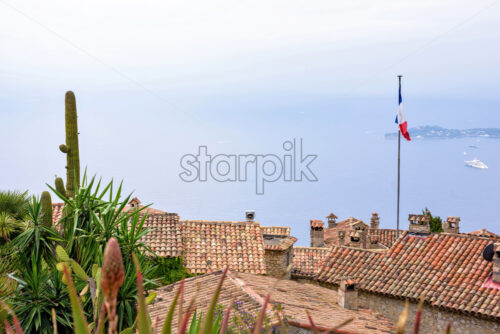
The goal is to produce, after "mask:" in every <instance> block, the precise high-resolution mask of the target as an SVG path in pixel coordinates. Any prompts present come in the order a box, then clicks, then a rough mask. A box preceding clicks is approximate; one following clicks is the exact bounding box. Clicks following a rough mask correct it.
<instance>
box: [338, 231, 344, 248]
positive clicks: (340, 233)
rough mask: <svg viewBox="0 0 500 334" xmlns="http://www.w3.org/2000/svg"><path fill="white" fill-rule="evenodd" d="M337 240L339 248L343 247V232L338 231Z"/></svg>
mask: <svg viewBox="0 0 500 334" xmlns="http://www.w3.org/2000/svg"><path fill="white" fill-rule="evenodd" d="M337 238H338V240H339V241H338V244H339V246H344V245H345V231H338V234H337Z"/></svg>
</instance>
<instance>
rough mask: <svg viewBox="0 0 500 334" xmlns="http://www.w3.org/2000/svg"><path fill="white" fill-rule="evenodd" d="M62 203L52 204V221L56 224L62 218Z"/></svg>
mask: <svg viewBox="0 0 500 334" xmlns="http://www.w3.org/2000/svg"><path fill="white" fill-rule="evenodd" d="M63 208H64V203H53V204H52V221H53V222H54V223H57V222H58V221H59V220H61V218H62V213H63Z"/></svg>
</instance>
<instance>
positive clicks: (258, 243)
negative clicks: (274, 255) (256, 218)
mask: <svg viewBox="0 0 500 334" xmlns="http://www.w3.org/2000/svg"><path fill="white" fill-rule="evenodd" d="M180 223H181V228H182V244H183V249H184V263H185V266H186V268H187V269H188V270H189V272H191V273H195V274H201V273H207V272H212V271H215V270H219V269H222V268H225V267H226V266H229V269H231V270H234V271H239V272H249V273H255V274H265V273H266V265H265V262H264V243H263V240H262V230H261V228H260V225H259V223H257V222H231V221H201V220H183V221H181V222H180Z"/></svg>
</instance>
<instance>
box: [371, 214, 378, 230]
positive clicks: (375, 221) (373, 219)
mask: <svg viewBox="0 0 500 334" xmlns="http://www.w3.org/2000/svg"><path fill="white" fill-rule="evenodd" d="M379 225H380V218H379V217H378V213H376V212H374V213H372V217H371V218H370V227H371V228H378V226H379Z"/></svg>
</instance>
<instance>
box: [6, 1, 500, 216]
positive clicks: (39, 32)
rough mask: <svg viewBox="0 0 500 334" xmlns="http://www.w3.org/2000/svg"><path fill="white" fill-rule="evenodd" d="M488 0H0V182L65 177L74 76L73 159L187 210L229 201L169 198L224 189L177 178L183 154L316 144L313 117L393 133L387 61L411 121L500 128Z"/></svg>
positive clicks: (29, 184) (492, 6)
mask: <svg viewBox="0 0 500 334" xmlns="http://www.w3.org/2000/svg"><path fill="white" fill-rule="evenodd" d="M499 2H500V1H492V0H488V1H486V0H477V1H466V0H454V1H436V0H433V1H430V0H421V1H402V0H393V1H388V0H385V1H368V0H366V1H365V0H361V1H331V0H329V1H295V0H287V1H274V0H266V1H241V0H240V1H218V0H212V1H186V0H183V1H144V0H143V1H70V0H61V1H51V0H46V1H36V2H35V1H18V0H5V1H4V0H1V1H0V124H1V125H2V131H1V133H0V143H1V144H0V151H1V152H2V156H4V158H5V163H4V164H3V167H2V168H1V169H0V188H2V189H3V188H18V189H30V190H32V191H33V192H39V191H41V190H42V189H44V183H45V182H52V179H53V176H54V174H58V175H63V174H64V157H63V155H62V154H61V153H60V152H58V150H57V146H58V145H59V144H60V143H62V141H63V138H64V129H63V101H64V92H65V91H66V90H70V89H71V90H73V91H74V92H75V93H76V97H77V104H78V111H79V122H80V132H81V136H80V141H81V145H82V149H81V151H82V161H83V163H82V164H83V165H86V166H88V167H89V169H90V170H91V173H97V174H99V175H103V176H104V177H115V179H121V178H124V179H125V181H126V184H127V183H128V184H129V185H130V187H131V188H132V189H136V191H137V192H139V193H141V194H142V198H143V199H144V200H145V201H147V202H155V204H156V206H158V207H162V208H164V209H166V210H169V211H182V210H184V212H180V214H181V216H183V217H189V218H193V217H196V218H207V219H208V218H221V219H222V218H225V217H226V216H225V213H226V212H229V211H228V210H229V209H228V205H230V204H232V203H225V202H224V200H223V198H222V197H221V198H220V204H218V205H219V206H217V205H215V204H214V205H211V206H210V208H208V207H207V208H206V210H203V209H199V208H200V207H203V206H202V205H201V204H200V205H198V206H196V204H193V203H191V204H190V205H191V207H197V210H198V211H196V213H195V214H194V213H192V212H186V211H188V210H189V207H188V206H185V207H184V206H183V207H180V208H177V207H173V208H172V207H171V206H172V203H173V202H175V205H176V206H182V205H184V203H185V202H186V201H190V198H191V196H194V194H195V193H196V192H197V191H199V192H200V193H199V194H197V196H198V197H196V198H197V200H200V199H201V200H203V196H205V194H206V196H210V194H211V191H212V190H213V189H217V190H216V191H220V192H221V193H222V194H224V192H225V190H222V191H221V190H220V189H221V188H220V187H221V186H220V185H217V184H215V185H210V186H208V188H203V187H205V186H203V185H198V188H196V186H193V185H186V184H183V183H180V182H179V180H178V178H177V173H178V169H179V168H178V161H179V158H180V156H181V155H182V154H185V153H194V152H195V151H196V149H197V146H198V145H202V144H206V145H219V146H218V147H220V145H223V146H222V149H221V151H223V152H226V151H230V152H241V153H248V152H263V151H264V152H263V153H266V152H265V150H267V149H269V148H270V147H273V149H274V148H276V149H275V150H278V149H279V147H280V143H282V142H283V141H284V140H287V139H289V138H294V137H295V138H299V137H304V138H305V139H306V140H309V141H310V142H311V143H316V145H319V146H317V147H318V150H319V151H321V152H325V150H324V149H325V148H324V147H323V146H321V145H323V142H322V139H321V138H323V139H325V140H326V141H328V140H329V139H331V135H330V134H329V133H326V132H323V133H320V134H324V137H319V136H318V133H315V129H319V128H321V129H322V131H328V130H325V128H326V129H331V131H332V132H333V131H335V132H336V133H342V134H343V135H344V136H348V135H350V134H354V135H356V136H357V139H356V140H358V141H359V145H362V140H361V139H359V138H360V137H359V135H358V134H357V131H360V133H368V132H369V131H372V132H375V133H379V134H380V135H381V134H383V133H384V132H387V131H393V130H394V125H393V124H392V122H391V121H388V120H389V119H392V118H393V114H394V113H395V96H396V88H397V87H396V74H399V73H401V74H403V75H404V79H403V80H404V81H403V83H404V100H405V108H406V109H405V110H406V112H407V118H408V121H409V124H410V126H412V125H421V124H439V125H443V126H449V127H458V128H464V127H472V126H481V127H488V126H491V127H500V113H499V111H498V110H499V107H500V99H499V98H498V91H499V88H500V79H499V78H500V66H499V65H500V64H499V62H500V61H499V59H500V33H499V31H500V3H499ZM322 117H324V118H323V119H322ZM326 121H328V122H333V123H335V125H332V126H331V127H329V126H328V125H326V124H327V123H325V122H326ZM308 136H309V137H308ZM315 136H317V137H315ZM344 138H345V137H344ZM224 145H225V146H224ZM320 146H321V147H320ZM314 148H315V147H314V146H312V147H311V149H312V150H314ZM269 150H271V149H269ZM339 154H340V153H339ZM137 156H139V157H140V158H137ZM338 158H339V159H340V160H342V159H343V158H344V156H339V157H338ZM2 160H3V159H2ZM324 177H325V175H323V180H324ZM193 187H194V188H193ZM231 191H234V192H233V193H231V195H230V196H231V197H235V198H240V197H238V196H239V192H238V191H239V190H236V189H233V188H231ZM226 195H227V194H226ZM245 196H246V195H245ZM245 196H243V197H241V198H240V200H241V202H242V203H243V204H241V205H242V207H241V208H243V207H244V206H247V203H245V201H246V200H247V197H245ZM266 196H270V197H266V198H267V200H268V201H269V202H271V203H273V205H276V209H275V210H276V211H280V210H282V211H286V210H287V207H286V203H285V204H283V203H281V202H280V201H279V198H278V197H276V198H273V197H272V196H273V195H272V194H270V195H266ZM290 196H292V195H290ZM318 196H322V194H321V193H320V194H318ZM374 196H375V195H374ZM391 196H392V195H391ZM183 199H185V200H183ZM255 200H256V201H263V200H262V198H258V199H255ZM346 201H349V202H354V201H356V197H355V196H354V195H353V197H352V198H347V199H346ZM391 201H392V198H391ZM179 203H180V204H179ZM259 203H260V202H259ZM297 203H298V202H297ZM430 204H432V203H430ZM280 205H281V206H280ZM419 205H420V203H419ZM248 206H258V205H257V204H255V205H253V203H250V204H248ZM355 207H357V206H355V205H354V204H353V206H352V208H353V210H354V208H355ZM241 208H240V207H238V212H239V211H241V210H240V209H241ZM247 208H248V207H247ZM309 209H311V210H312V209H313V208H309ZM375 209H376V208H363V209H360V210H361V211H362V214H364V215H366V214H367V212H370V210H375ZM410 209H411V210H415V209H420V207H416V208H412V207H410V208H408V210H410ZM303 210H304V217H311V216H312V213H311V211H309V212H308V211H307V210H308V208H303ZM314 210H318V208H316V207H315V208H314ZM321 210H325V212H321V213H318V214H315V215H316V216H315V217H319V218H321V217H322V215H323V213H325V215H326V214H327V213H328V212H327V210H328V211H330V209H329V208H327V207H326V204H325V207H322V208H321ZM332 210H333V209H332ZM478 210H479V209H478ZM356 214H357V212H352V213H349V215H356ZM404 214H406V212H405V213H404ZM446 214H447V213H443V215H446ZM196 215H201V216H202V217H199V216H196ZM227 218H230V219H239V218H241V217H237V216H231V217H227ZM311 218H313V217H311ZM362 218H364V219H366V218H367V217H362ZM393 218H394V217H391V219H393ZM301 219H302V218H301ZM492 219H493V218H492ZM278 223H279V224H286V223H287V222H278ZM278 223H277V224H278Z"/></svg>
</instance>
